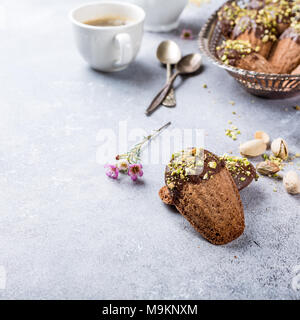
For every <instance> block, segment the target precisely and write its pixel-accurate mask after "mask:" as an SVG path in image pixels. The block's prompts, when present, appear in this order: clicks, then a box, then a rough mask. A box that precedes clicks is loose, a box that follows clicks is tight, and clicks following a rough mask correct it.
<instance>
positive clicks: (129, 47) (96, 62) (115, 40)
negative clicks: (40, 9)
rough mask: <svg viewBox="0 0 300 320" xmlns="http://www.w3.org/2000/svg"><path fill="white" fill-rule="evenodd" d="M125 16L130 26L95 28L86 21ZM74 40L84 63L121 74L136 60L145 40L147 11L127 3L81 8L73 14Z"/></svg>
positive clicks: (91, 5) (94, 4)
mask: <svg viewBox="0 0 300 320" xmlns="http://www.w3.org/2000/svg"><path fill="white" fill-rule="evenodd" d="M106 17H122V18H125V19H128V21H129V23H128V24H126V25H121V26H92V25H88V24H85V23H84V22H86V21H91V20H96V19H100V18H106ZM70 19H71V21H72V24H73V29H74V34H75V40H76V44H77V47H78V49H79V52H80V53H81V55H82V57H83V58H84V60H85V61H86V62H87V63H88V64H89V65H90V66H91V67H92V68H94V69H96V70H99V71H104V72H113V71H120V70H123V69H125V68H127V67H128V65H129V64H130V63H131V62H132V61H133V60H134V59H135V57H136V55H137V53H138V51H139V49H140V46H141V43H142V38H143V26H144V20H145V12H144V10H143V9H142V8H140V7H139V6H136V5H134V4H131V3H125V2H115V1H102V2H97V3H90V4H85V5H82V6H80V7H78V8H76V9H74V10H72V11H71V13H70Z"/></svg>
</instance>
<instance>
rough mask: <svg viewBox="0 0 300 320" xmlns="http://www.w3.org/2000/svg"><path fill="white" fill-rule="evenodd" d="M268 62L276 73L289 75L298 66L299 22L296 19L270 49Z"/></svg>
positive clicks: (299, 61) (299, 48)
mask: <svg viewBox="0 0 300 320" xmlns="http://www.w3.org/2000/svg"><path fill="white" fill-rule="evenodd" d="M269 62H270V63H271V64H272V65H273V66H274V67H275V68H276V69H277V72H278V73H290V72H292V71H293V70H294V69H295V68H296V67H297V66H298V65H299V64H300V21H298V20H297V19H296V18H294V20H293V21H292V23H291V26H290V27H289V28H288V29H286V30H285V31H284V33H283V34H282V35H281V36H280V38H279V40H278V42H277V43H276V45H275V46H274V48H273V49H272V52H271V56H270V58H269Z"/></svg>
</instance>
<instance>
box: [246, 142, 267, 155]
mask: <svg viewBox="0 0 300 320" xmlns="http://www.w3.org/2000/svg"><path fill="white" fill-rule="evenodd" d="M266 149H267V145H266V144H265V143H264V141H263V140H262V139H254V140H250V141H247V142H245V143H243V144H241V145H240V153H241V155H243V156H246V157H247V156H248V157H257V156H260V155H261V154H263V153H264V152H265V151H266Z"/></svg>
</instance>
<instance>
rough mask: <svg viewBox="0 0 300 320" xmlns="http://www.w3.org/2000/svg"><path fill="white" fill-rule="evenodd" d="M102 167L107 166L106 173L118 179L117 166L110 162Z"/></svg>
mask: <svg viewBox="0 0 300 320" xmlns="http://www.w3.org/2000/svg"><path fill="white" fill-rule="evenodd" d="M104 168H108V170H107V171H106V175H107V176H108V177H109V178H111V179H115V180H116V179H118V176H119V169H118V167H117V166H114V165H112V164H106V165H105V166H104Z"/></svg>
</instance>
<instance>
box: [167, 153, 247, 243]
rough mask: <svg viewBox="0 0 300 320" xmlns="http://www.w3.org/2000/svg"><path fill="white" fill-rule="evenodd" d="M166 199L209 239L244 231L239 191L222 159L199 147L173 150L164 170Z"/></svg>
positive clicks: (220, 240) (224, 240)
mask: <svg viewBox="0 0 300 320" xmlns="http://www.w3.org/2000/svg"><path fill="white" fill-rule="evenodd" d="M165 182H166V186H167V188H168V191H169V195H170V199H172V203H173V204H174V205H175V206H176V208H177V210H178V211H179V212H180V213H181V214H182V215H183V216H184V217H185V218H186V219H187V220H188V221H189V222H190V223H191V225H192V226H193V227H194V228H195V229H196V230H197V231H198V232H199V233H200V234H201V235H202V236H203V237H204V238H205V239H207V240H208V241H209V242H211V243H213V244H216V245H222V244H226V243H228V242H231V241H233V240H234V239H236V238H238V237H239V236H240V235H241V234H242V233H243V231H244V228H245V223H244V212H243V206H242V202H241V199H240V195H239V191H238V189H237V187H236V185H235V183H234V181H233V179H232V177H231V174H230V173H229V171H228V170H227V168H226V166H225V162H224V161H223V160H221V159H220V158H219V157H217V156H216V155H214V154H213V153H211V152H209V151H207V150H203V149H196V148H193V149H190V150H185V151H182V152H180V153H177V154H174V155H173V156H172V159H171V161H170V163H169V164H168V166H167V168H166V172H165Z"/></svg>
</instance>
